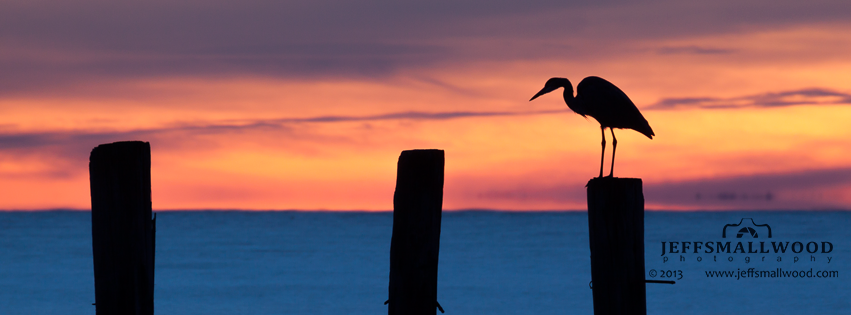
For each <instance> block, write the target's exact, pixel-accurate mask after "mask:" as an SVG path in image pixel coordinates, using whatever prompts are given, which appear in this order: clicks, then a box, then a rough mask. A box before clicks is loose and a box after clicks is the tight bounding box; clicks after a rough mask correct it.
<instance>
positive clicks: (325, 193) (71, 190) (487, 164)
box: [0, 0, 851, 210]
mask: <svg viewBox="0 0 851 315" xmlns="http://www.w3.org/2000/svg"><path fill="white" fill-rule="evenodd" d="M849 56H851V2H848V1H847V0H830V1H787V0H779V1H778V0H775V1H741V0H737V1H727V0H720V1H673V0H662V1H643V2H632V1H522V2H521V1H480V0H476V1H464V2H459V1H422V2H405V1H315V0H314V1H258V0H243V1H218V0H212V1H211V0H204V1H200V0H198V1H196V0H192V1H134V2H128V1H118V2H117V1H90V0H81V1H52V0H48V1H39V0H26V1H23V0H20V1H19V0H12V1H9V0H0V209H6V210H35V209H55V208H70V209H88V208H89V207H90V199H89V184H88V156H89V153H90V151H91V149H92V148H94V147H95V146H97V145H98V144H102V143H109V142H114V141H125V140H143V141H148V142H150V143H151V148H152V183H153V184H152V185H153V186H152V191H153V207H154V210H168V209H249V210H268V209H305V210H390V209H392V198H393V189H394V185H395V176H396V161H397V158H398V156H399V153H400V152H401V151H402V150H407V149H417V148H422V149H428V148H436V149H443V150H445V151H446V175H445V176H446V182H445V193H444V209H449V210H451V209H471V208H476V209H505V210H559V209H567V210H571V209H573V210H576V209H579V210H581V209H584V207H585V190H584V189H585V188H584V185H585V183H586V182H587V181H588V180H589V179H590V178H592V177H594V176H597V174H598V172H599V159H600V155H599V154H600V131H599V124H597V122H596V121H594V120H593V119H591V118H589V119H587V120H586V119H584V118H582V117H581V116H579V115H576V114H574V113H572V112H571V111H570V110H569V109H568V108H567V106H565V104H564V101H563V100H562V98H561V93H560V91H559V93H551V94H548V95H545V96H542V97H541V98H539V99H536V100H535V101H533V102H529V98H530V97H532V95H534V94H535V93H536V92H537V91H538V90H540V89H541V88H542V87H543V84H544V82H545V81H546V80H547V79H548V78H550V77H557V76H558V77H566V78H568V79H570V80H571V81H572V82H573V84H576V83H578V82H579V81H580V80H581V79H582V78H584V77H586V76H591V75H595V76H600V77H603V78H606V79H607V80H609V81H611V82H613V83H614V84H616V85H617V86H619V87H620V88H621V89H622V90H623V91H624V92H626V94H627V95H629V97H630V98H631V99H632V100H633V102H634V103H635V104H636V105H637V106H638V108H639V109H640V110H641V112H642V113H643V114H644V117H646V118H647V120H648V121H649V122H650V125H651V126H652V127H653V130H654V131H655V133H656V137H654V139H653V140H649V139H647V138H646V137H644V136H643V135H641V134H639V133H637V132H635V131H632V130H617V131H616V135H617V137H618V140H619V141H618V144H619V145H618V151H617V152H618V155H617V163H616V166H615V175H616V176H619V177H639V178H642V179H643V181H644V191H645V199H646V207H647V208H648V209H669V210H670V209H672V210H699V209H804V210H808V209H851V141H850V140H849V139H851V57H849ZM609 141H610V139H609ZM610 152H611V151H610V148H609V150H607V163H606V164H607V167H606V173H608V159H609V158H610V155H609V153H610Z"/></svg>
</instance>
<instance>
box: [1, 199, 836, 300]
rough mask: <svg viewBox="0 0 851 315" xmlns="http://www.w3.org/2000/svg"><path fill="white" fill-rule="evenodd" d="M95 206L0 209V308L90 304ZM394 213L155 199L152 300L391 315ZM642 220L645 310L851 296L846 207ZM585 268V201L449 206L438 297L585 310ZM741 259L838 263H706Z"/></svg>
mask: <svg viewBox="0 0 851 315" xmlns="http://www.w3.org/2000/svg"><path fill="white" fill-rule="evenodd" d="M741 218H753V220H754V222H756V223H757V224H769V225H770V227H771V228H772V234H773V235H772V238H770V239H769V238H766V235H765V231H763V230H761V228H759V227H757V228H756V230H755V231H756V232H758V234H759V235H758V239H750V238H748V235H747V234H746V235H744V237H743V238H742V239H736V238H735V234H736V232H738V228H735V229H733V228H729V229H728V232H727V233H729V235H727V236H728V238H727V239H723V238H721V231H722V229H723V228H724V225H725V224H728V223H738V222H739V221H740V220H741ZM90 220H91V216H90V214H89V213H88V212H36V213H20V212H0V314H94V313H95V308H94V306H92V305H91V304H92V303H93V302H94V281H93V270H92V256H91V250H92V249H91V221H90ZM392 220H393V217H392V214H391V213H316V212H261V213H257V212H160V213H158V215H157V225H158V226H157V254H156V287H155V301H154V303H155V307H156V313H157V314H177V315H179V314H205V315H207V314H228V315H231V314H386V312H387V309H386V306H384V305H383V302H384V301H385V300H386V299H387V284H388V272H389V250H390V235H391V232H392V231H391V228H392ZM645 220H646V222H645V223H646V224H645V225H646V231H645V235H646V236H645V248H646V250H645V253H646V256H645V259H646V269H647V271H648V276H647V277H648V278H649V279H650V278H651V277H650V275H649V273H650V271H651V270H654V271H657V273H656V275H657V276H656V277H655V279H660V276H661V274H659V273H658V272H659V271H666V270H672V271H674V273H675V274H682V279H679V280H677V283H676V284H674V285H666V284H648V285H647V300H648V314H674V313H676V314H719V313H733V312H747V313H748V314H772V313H776V314H814V313H828V314H835V313H842V312H846V311H847V310H849V309H851V302H849V299H848V298H847V297H848V296H849V293H851V285H849V281H848V280H849V277H851V270H849V268H848V266H849V260H851V229H849V223H851V213H849V212H699V213H675V212H647V214H646V219H645ZM663 241H664V242H671V241H676V242H683V241H688V242H695V241H697V242H704V244H705V242H707V241H712V242H718V241H725V242H726V241H731V242H732V244H736V242H738V241H744V243H745V248H744V250H745V251H747V250H749V249H748V248H747V241H756V242H757V243H758V241H766V242H769V241H775V242H787V241H788V242H790V243H794V242H795V241H800V242H802V244H804V246H806V244H807V243H808V242H811V241H813V242H816V243H815V244H816V245H819V246H821V245H820V244H822V243H821V242H825V241H826V242H830V243H831V244H832V248H831V250H830V252H829V253H822V248H818V249H817V250H816V249H813V248H810V249H811V250H814V251H815V253H812V254H811V253H808V252H807V251H806V248H804V249H802V250H801V253H797V254H796V253H793V252H792V248H789V249H788V250H787V252H786V253H781V254H774V253H770V254H759V253H757V254H753V253H745V254H742V253H732V254H727V253H726V252H724V253H722V254H718V253H711V254H707V253H705V252H704V249H703V248H701V250H700V252H699V253H698V254H695V253H693V252H692V251H693V247H694V245H693V244H694V243H690V247H689V251H688V253H686V254H680V253H675V254H670V253H668V254H666V255H665V256H662V255H661V253H662V252H661V251H662V245H661V242H663ZM677 245H678V247H677V250H681V249H682V248H681V246H682V243H678V244H677ZM734 246H735V245H734ZM765 246H766V247H769V246H770V245H769V244H766V245H765ZM811 246H812V245H811ZM754 248H756V247H754ZM754 248H752V249H750V250H752V251H753V250H756V249H754ZM666 249H667V248H666ZM799 249H800V248H799ZM680 256H682V259H684V260H685V261H680V259H681V257H680ZM763 256H765V257H766V258H765V260H764V261H763V258H762V257H763ZM665 257H668V261H667V262H663V259H664V258H665ZM698 257H700V259H701V261H700V262H698V261H697V259H698ZM778 257H779V258H780V259H781V261H780V262H778V261H777V259H778ZM795 257H797V258H798V261H797V262H795V261H794V260H795ZM828 257H830V259H831V261H830V262H829V263H828V262H827V259H828ZM731 258H732V259H733V261H732V262H730V261H729V259H731ZM745 260H749V262H745ZM813 260H815V261H813ZM590 268H591V267H590V259H589V250H588V226H587V215H586V214H585V213H584V212H550V213H507V212H484V211H481V212H480V211H477V212H446V213H444V216H443V225H442V234H441V244H440V266H439V280H438V300H439V302H440V304H441V305H442V306H443V308H444V309H445V310H446V313H447V314H592V313H593V311H592V296H591V290H590V289H589V287H588V283H589V281H590V280H591V275H590ZM748 268H755V270H776V269H777V268H782V269H783V270H785V271H791V270H795V271H797V270H805V271H808V270H810V269H812V270H813V272H817V271H822V270H827V271H838V278H764V277H763V278H740V279H738V280H737V279H735V278H717V277H714V278H707V277H706V272H707V271H725V270H731V271H735V270H736V269H744V270H747V269H748ZM676 277H677V278H678V277H679V275H677V276H676Z"/></svg>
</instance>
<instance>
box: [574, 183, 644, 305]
mask: <svg viewBox="0 0 851 315" xmlns="http://www.w3.org/2000/svg"><path fill="white" fill-rule="evenodd" d="M641 186H642V185H641V179H639V178H608V177H604V178H594V179H592V180H590V181H589V182H588V186H587V187H588V231H589V233H590V243H591V281H592V287H593V290H594V291H593V296H594V314H596V315H602V314H606V315H609V314H647V300H646V299H647V292H646V289H645V282H644V194H643V192H642V187H641Z"/></svg>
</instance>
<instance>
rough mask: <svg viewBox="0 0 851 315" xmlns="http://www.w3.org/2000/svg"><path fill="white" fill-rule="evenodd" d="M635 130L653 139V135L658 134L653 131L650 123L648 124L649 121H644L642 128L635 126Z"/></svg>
mask: <svg viewBox="0 0 851 315" xmlns="http://www.w3.org/2000/svg"><path fill="white" fill-rule="evenodd" d="M635 131H638V132H640V133H641V134H643V135H645V136H647V137H648V138H650V139H651V140H652V139H653V136H655V135H656V134H655V133H653V128H650V124H648V123H647V121H645V122H644V126H641V127H640V128H635Z"/></svg>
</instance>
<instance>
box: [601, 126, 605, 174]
mask: <svg viewBox="0 0 851 315" xmlns="http://www.w3.org/2000/svg"><path fill="white" fill-rule="evenodd" d="M600 134H601V135H602V136H603V142H602V143H601V144H602V146H603V152H601V153H600V178H603V161H605V160H606V127H603V126H600Z"/></svg>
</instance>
